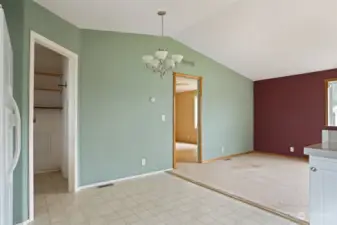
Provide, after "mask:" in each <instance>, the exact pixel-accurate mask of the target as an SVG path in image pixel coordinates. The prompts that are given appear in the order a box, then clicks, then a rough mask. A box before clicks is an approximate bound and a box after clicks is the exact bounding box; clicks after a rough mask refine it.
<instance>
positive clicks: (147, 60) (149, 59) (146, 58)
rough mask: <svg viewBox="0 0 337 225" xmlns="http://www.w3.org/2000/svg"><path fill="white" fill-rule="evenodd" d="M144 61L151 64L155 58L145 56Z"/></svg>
mask: <svg viewBox="0 0 337 225" xmlns="http://www.w3.org/2000/svg"><path fill="white" fill-rule="evenodd" d="M142 59H143V62H144V63H151V62H152V60H153V59H154V57H153V56H152V55H144V56H143V57H142Z"/></svg>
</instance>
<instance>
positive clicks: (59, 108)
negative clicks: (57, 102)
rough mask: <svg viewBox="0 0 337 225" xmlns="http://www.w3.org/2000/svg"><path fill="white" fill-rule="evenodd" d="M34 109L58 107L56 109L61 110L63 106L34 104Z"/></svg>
mask: <svg viewBox="0 0 337 225" xmlns="http://www.w3.org/2000/svg"><path fill="white" fill-rule="evenodd" d="M34 109H58V110H62V109H63V107H61V106H34Z"/></svg>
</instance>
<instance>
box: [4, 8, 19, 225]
mask: <svg viewBox="0 0 337 225" xmlns="http://www.w3.org/2000/svg"><path fill="white" fill-rule="evenodd" d="M12 61H13V53H12V48H11V44H10V40H9V34H8V31H7V26H6V22H5V17H4V13H3V10H2V9H1V7H0V145H1V149H0V179H1V180H0V224H1V225H2V224H4V225H12V224H13V173H14V169H15V167H16V165H17V163H18V160H19V157H20V149H21V119H20V113H19V109H18V106H17V104H16V102H15V100H14V98H13V70H12V67H13V64H12V63H13V62H12Z"/></svg>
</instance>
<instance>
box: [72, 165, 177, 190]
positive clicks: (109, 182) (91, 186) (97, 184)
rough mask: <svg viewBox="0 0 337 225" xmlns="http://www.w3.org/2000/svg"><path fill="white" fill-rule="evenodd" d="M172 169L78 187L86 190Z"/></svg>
mask: <svg viewBox="0 0 337 225" xmlns="http://www.w3.org/2000/svg"><path fill="white" fill-rule="evenodd" d="M171 170H172V168H171V169H166V170H159V171H155V172H150V173H143V174H140V175H135V176H130V177H124V178H119V179H116V180H109V181H103V182H98V183H94V184H88V185H84V186H80V187H79V188H78V190H84V189H88V188H94V187H98V186H102V185H108V184H112V183H118V182H122V181H127V180H133V179H139V178H143V177H147V176H153V175H157V174H160V173H164V172H167V171H171Z"/></svg>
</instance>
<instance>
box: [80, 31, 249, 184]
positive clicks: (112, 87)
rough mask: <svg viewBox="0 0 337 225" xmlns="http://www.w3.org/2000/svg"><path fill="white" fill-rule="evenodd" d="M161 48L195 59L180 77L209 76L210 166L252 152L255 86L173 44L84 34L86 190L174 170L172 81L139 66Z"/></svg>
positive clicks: (206, 143) (206, 154) (206, 130)
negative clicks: (144, 57) (226, 157)
mask: <svg viewBox="0 0 337 225" xmlns="http://www.w3.org/2000/svg"><path fill="white" fill-rule="evenodd" d="M158 46H165V48H168V49H169V50H170V52H178V53H180V54H182V55H184V57H185V59H188V60H192V61H195V63H196V66H194V67H191V66H188V65H179V67H178V68H177V70H176V71H177V72H181V73H185V74H191V75H200V76H203V78H204V83H203V121H204V123H203V149H204V151H203V158H204V160H207V159H211V158H216V157H219V156H222V155H231V154H235V153H240V152H246V151H250V150H252V149H253V83H252V82H251V81H250V80H248V79H247V78H244V77H242V76H240V75H238V74H236V73H235V72H233V71H231V70H229V69H227V68H226V67H224V66H222V65H220V64H218V63H216V62H215V61H213V60H211V59H209V58H207V57H205V56H204V55H202V54H200V53H198V52H195V51H193V50H192V49H190V48H188V47H186V46H185V45H182V44H181V43H179V42H177V41H174V40H173V39H171V38H159V37H155V36H148V35H139V34H125V33H118V32H106V31H93V30H82V31H81V63H80V71H81V75H80V78H79V79H80V80H79V82H80V83H79V86H80V96H79V100H80V148H81V150H80V171H81V173H80V176H81V177H80V184H81V185H87V184H92V183H95V182H100V181H107V180H114V179H117V178H121V177H125V176H131V175H136V174H141V173H145V172H151V171H156V170H162V169H169V168H171V167H172V141H173V140H172V129H173V126H172V116H173V114H172V113H173V107H172V101H173V99H172V96H173V78H172V75H170V74H168V75H167V76H166V77H165V78H164V79H161V78H160V77H159V75H158V74H154V73H152V72H151V71H150V70H148V69H147V68H146V67H145V66H144V64H143V63H142V61H141V57H142V55H144V54H149V53H152V52H153V51H155V49H158ZM117 53H118V54H117ZM92 56H95V57H92ZM130 65H132V66H130ZM126 87H127V88H126ZM150 97H155V98H156V102H155V103H154V104H152V103H151V102H150V101H149V98H150ZM162 114H164V115H166V121H165V122H163V121H162V120H161V115H162ZM93 118H95V119H93ZM130 126H131V127H132V129H130ZM97 130H99V131H100V132H93V131H97ZM125 137H132V140H133V141H132V142H130V141H129V139H128V138H125ZM222 147H224V149H225V153H222V150H221V149H222ZM93 149H94V150H93ZM142 158H146V159H147V164H146V166H142V165H141V160H142Z"/></svg>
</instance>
